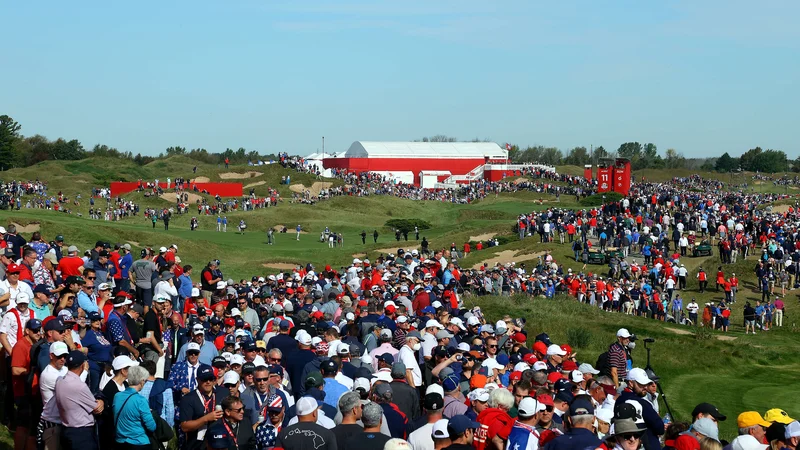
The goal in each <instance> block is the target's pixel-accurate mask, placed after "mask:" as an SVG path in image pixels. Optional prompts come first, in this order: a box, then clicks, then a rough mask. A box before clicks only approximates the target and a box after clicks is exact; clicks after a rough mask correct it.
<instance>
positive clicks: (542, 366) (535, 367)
mask: <svg viewBox="0 0 800 450" xmlns="http://www.w3.org/2000/svg"><path fill="white" fill-rule="evenodd" d="M533 370H535V371H537V372H538V371H540V370H547V363H546V362H544V361H536V362H535V363H533Z"/></svg>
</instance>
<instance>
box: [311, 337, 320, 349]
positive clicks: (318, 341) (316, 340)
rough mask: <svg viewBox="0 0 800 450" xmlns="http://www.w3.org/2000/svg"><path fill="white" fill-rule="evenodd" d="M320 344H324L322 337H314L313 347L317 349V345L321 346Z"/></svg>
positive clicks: (312, 340)
mask: <svg viewBox="0 0 800 450" xmlns="http://www.w3.org/2000/svg"><path fill="white" fill-rule="evenodd" d="M320 342H322V338H321V337H319V336H314V337H312V338H311V345H313V346H315V347H316V345H317V344H319V343H320Z"/></svg>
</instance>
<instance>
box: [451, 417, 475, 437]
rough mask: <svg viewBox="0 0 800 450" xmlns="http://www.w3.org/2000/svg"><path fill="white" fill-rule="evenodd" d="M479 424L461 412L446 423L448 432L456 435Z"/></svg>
mask: <svg viewBox="0 0 800 450" xmlns="http://www.w3.org/2000/svg"><path fill="white" fill-rule="evenodd" d="M480 426H481V425H480V424H479V423H478V422H475V421H473V420H472V419H470V418H469V417H467V416H465V415H463V414H459V415H457V416H453V417H451V418H450V422H448V423H447V430H448V432H449V433H450V434H453V435H458V434H464V432H465V431H467V430H474V429H477V428H479V427H480Z"/></svg>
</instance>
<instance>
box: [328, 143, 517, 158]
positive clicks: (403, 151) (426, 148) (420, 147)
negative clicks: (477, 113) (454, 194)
mask: <svg viewBox="0 0 800 450" xmlns="http://www.w3.org/2000/svg"><path fill="white" fill-rule="evenodd" d="M337 156H339V155H337ZM341 156H343V157H345V158H485V157H489V158H507V157H508V152H507V151H506V149H504V148H501V147H500V146H499V145H497V144H496V143H494V142H374V141H356V142H353V144H352V145H351V146H350V148H349V149H348V150H347V152H346V153H345V154H344V155H341Z"/></svg>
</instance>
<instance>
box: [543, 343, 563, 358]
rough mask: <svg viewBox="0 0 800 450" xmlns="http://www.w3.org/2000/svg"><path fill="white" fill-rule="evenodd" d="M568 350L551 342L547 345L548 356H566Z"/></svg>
mask: <svg viewBox="0 0 800 450" xmlns="http://www.w3.org/2000/svg"><path fill="white" fill-rule="evenodd" d="M566 354H567V352H565V351H564V350H563V349H562V348H561V347H559V346H558V345H556V344H551V345H550V346H549V347H547V356H553V355H556V356H565V355H566Z"/></svg>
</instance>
